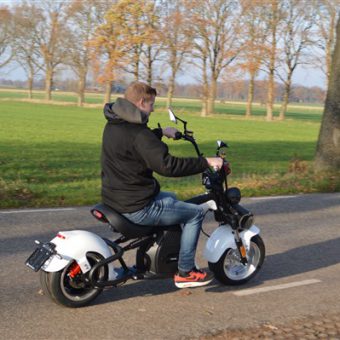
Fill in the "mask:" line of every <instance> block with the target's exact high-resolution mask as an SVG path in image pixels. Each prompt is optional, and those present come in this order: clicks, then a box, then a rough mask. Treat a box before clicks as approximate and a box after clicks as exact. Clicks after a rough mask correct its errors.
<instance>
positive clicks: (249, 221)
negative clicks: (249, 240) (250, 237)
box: [238, 213, 254, 229]
mask: <svg viewBox="0 0 340 340" xmlns="http://www.w3.org/2000/svg"><path fill="white" fill-rule="evenodd" d="M238 223H239V226H240V228H242V229H249V228H250V227H251V226H252V225H253V224H254V216H253V214H252V213H249V214H247V215H243V216H241V218H240V220H239V222H238Z"/></svg>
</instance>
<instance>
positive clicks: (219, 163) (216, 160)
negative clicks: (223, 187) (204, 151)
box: [206, 157, 223, 170]
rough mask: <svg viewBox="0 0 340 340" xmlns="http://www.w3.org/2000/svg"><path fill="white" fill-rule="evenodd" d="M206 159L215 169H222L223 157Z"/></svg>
mask: <svg viewBox="0 0 340 340" xmlns="http://www.w3.org/2000/svg"><path fill="white" fill-rule="evenodd" d="M206 160H207V161H208V164H209V166H211V167H212V168H214V169H215V170H220V169H221V168H222V165H223V159H222V158H220V157H207V158H206Z"/></svg>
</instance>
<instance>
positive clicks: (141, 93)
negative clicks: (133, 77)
mask: <svg viewBox="0 0 340 340" xmlns="http://www.w3.org/2000/svg"><path fill="white" fill-rule="evenodd" d="M156 96H157V91H156V89H155V88H153V87H151V86H149V85H148V84H145V83H142V82H140V81H134V82H133V83H131V84H130V85H129V86H128V87H127V89H126V90H125V93H124V98H125V99H127V100H128V101H130V102H132V103H138V102H139V101H140V100H141V99H144V100H145V101H150V100H151V99H152V98H153V97H156Z"/></svg>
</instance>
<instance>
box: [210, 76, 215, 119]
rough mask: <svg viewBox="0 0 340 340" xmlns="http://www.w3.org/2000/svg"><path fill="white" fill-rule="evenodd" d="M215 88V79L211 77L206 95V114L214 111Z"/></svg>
mask: <svg viewBox="0 0 340 340" xmlns="http://www.w3.org/2000/svg"><path fill="white" fill-rule="evenodd" d="M216 89H217V79H215V78H214V77H212V79H211V84H210V89H209V97H208V115H211V114H213V113H214V109H215V99H216Z"/></svg>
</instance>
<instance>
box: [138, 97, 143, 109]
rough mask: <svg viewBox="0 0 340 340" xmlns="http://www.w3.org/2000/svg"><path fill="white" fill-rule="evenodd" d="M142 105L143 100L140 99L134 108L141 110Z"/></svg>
mask: <svg viewBox="0 0 340 340" xmlns="http://www.w3.org/2000/svg"><path fill="white" fill-rule="evenodd" d="M144 103H145V99H144V98H141V99H140V100H138V101H137V103H136V106H137V107H138V108H141V107H143V105H144Z"/></svg>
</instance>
